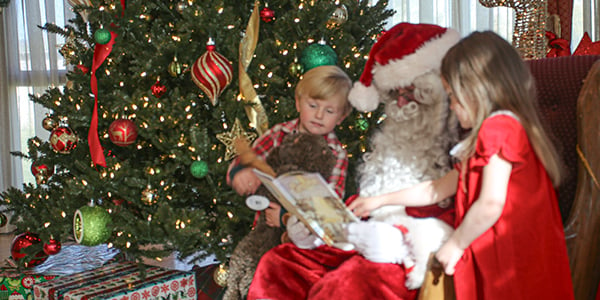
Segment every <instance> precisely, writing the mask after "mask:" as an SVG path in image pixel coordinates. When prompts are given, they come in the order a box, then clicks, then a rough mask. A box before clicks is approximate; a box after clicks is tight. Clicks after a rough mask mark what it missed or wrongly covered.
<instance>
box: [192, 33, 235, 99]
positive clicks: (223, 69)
mask: <svg viewBox="0 0 600 300" xmlns="http://www.w3.org/2000/svg"><path fill="white" fill-rule="evenodd" d="M215 48H216V47H215V42H214V41H213V40H212V38H211V39H209V40H208V42H207V43H206V50H207V51H206V52H205V53H204V54H202V56H200V57H199V58H198V59H197V60H196V62H195V63H194V65H193V66H192V80H193V81H194V83H195V84H196V85H197V86H198V87H199V88H200V89H201V90H202V91H204V93H206V95H207V96H208V98H210V102H211V103H212V105H213V106H214V105H217V97H219V95H221V93H222V92H223V90H225V87H227V85H229V83H230V82H231V79H232V78H233V65H231V62H230V61H229V60H228V59H227V58H225V56H223V55H221V54H219V53H218V52H217V51H215Z"/></svg>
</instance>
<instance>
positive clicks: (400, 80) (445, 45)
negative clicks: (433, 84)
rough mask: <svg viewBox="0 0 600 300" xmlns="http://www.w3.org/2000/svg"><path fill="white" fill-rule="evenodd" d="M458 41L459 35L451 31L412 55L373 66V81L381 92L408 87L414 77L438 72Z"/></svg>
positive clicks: (425, 44)
mask: <svg viewBox="0 0 600 300" xmlns="http://www.w3.org/2000/svg"><path fill="white" fill-rule="evenodd" d="M459 40H460V34H459V33H458V32H457V31H456V30H453V29H447V30H446V32H445V33H444V34H443V35H441V36H440V37H438V38H434V39H431V40H429V41H427V42H425V43H424V44H423V45H422V46H421V47H419V48H418V49H417V50H415V52H414V53H413V54H409V55H406V56H404V57H402V58H401V59H393V60H390V61H389V62H388V63H387V64H386V65H383V66H382V65H380V64H377V63H376V64H375V66H373V81H374V82H376V83H377V87H378V88H379V89H381V90H391V89H395V88H398V87H403V86H408V85H410V84H411V83H412V82H413V80H414V79H415V78H416V77H419V76H420V75H423V74H425V73H427V72H429V71H432V70H439V68H440V66H441V63H442V58H444V55H446V52H447V51H448V50H449V49H450V48H451V47H452V46H454V44H456V43H457V42H458V41H459Z"/></svg>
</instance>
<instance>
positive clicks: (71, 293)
mask: <svg viewBox="0 0 600 300" xmlns="http://www.w3.org/2000/svg"><path fill="white" fill-rule="evenodd" d="M142 274H143V275H142ZM34 296H35V298H34V299H36V300H37V299H40V300H41V299H52V300H59V299H64V300H82V299H88V300H93V299H115V300H122V299H132V300H133V299H160V300H165V299H180V300H181V299H196V297H197V296H196V278H195V275H194V273H193V272H182V271H178V270H167V269H163V268H159V267H152V266H145V267H144V268H141V267H140V266H138V265H137V264H135V263H130V262H117V263H111V264H107V265H105V266H102V267H100V268H97V269H94V270H91V271H85V272H81V273H76V274H73V275H68V276H61V277H60V280H55V281H48V282H44V283H41V284H36V285H35V286H34Z"/></svg>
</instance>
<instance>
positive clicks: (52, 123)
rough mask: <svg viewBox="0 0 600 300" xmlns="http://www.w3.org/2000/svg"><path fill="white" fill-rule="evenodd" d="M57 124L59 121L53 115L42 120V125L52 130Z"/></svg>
mask: <svg viewBox="0 0 600 300" xmlns="http://www.w3.org/2000/svg"><path fill="white" fill-rule="evenodd" d="M56 126H58V122H57V121H56V120H55V119H54V118H53V117H51V116H46V117H45V118H44V119H43V120H42V127H44V129H46V130H48V131H52V129H54V128H56Z"/></svg>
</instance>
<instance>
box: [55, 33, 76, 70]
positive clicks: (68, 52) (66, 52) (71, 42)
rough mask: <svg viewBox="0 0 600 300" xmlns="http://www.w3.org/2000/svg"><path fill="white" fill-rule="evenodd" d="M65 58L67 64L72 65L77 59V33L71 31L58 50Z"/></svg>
mask: <svg viewBox="0 0 600 300" xmlns="http://www.w3.org/2000/svg"><path fill="white" fill-rule="evenodd" d="M58 52H59V53H60V54H61V55H62V56H63V57H64V58H65V64H67V65H72V64H73V63H74V62H75V60H76V59H77V55H76V53H77V45H76V43H75V34H73V33H71V34H70V35H69V37H68V38H67V41H66V42H65V44H64V45H63V46H62V47H61V48H60V50H58Z"/></svg>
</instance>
